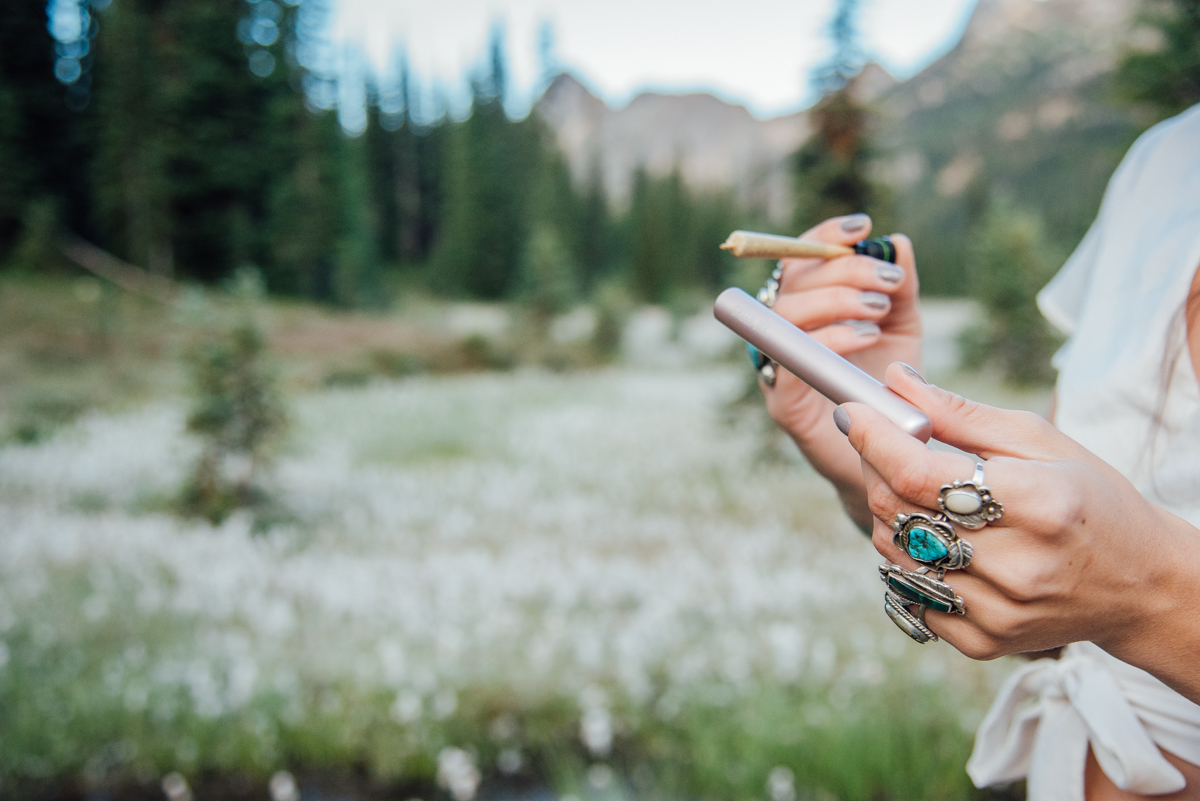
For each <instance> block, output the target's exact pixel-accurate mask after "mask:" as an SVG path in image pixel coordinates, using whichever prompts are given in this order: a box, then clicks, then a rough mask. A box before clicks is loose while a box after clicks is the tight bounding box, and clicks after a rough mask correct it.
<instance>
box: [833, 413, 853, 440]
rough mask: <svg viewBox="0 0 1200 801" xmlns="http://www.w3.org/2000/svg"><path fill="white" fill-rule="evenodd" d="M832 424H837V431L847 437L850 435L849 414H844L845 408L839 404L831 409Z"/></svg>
mask: <svg viewBox="0 0 1200 801" xmlns="http://www.w3.org/2000/svg"><path fill="white" fill-rule="evenodd" d="M833 424H834V425H835V426H837V430H838V431H841V432H842V433H843V434H845V435H846V436H847V437H848V436H850V415H848V414H846V410H845V409H843V408H842V407H841V406H839V407H837V408H836V409H834V410H833Z"/></svg>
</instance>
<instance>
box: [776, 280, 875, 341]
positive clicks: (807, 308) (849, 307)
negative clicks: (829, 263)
mask: <svg viewBox="0 0 1200 801" xmlns="http://www.w3.org/2000/svg"><path fill="white" fill-rule="evenodd" d="M773 308H774V310H775V313H776V314H778V315H780V316H781V317H783V318H784V319H785V320H787V321H788V322H789V323H791V324H792V325H794V326H796V327H797V328H800V329H801V330H803V331H811V330H813V329H816V328H822V327H823V326H827V325H830V324H832V323H836V322H840V321H842V320H870V321H872V322H875V321H878V320H881V319H883V318H884V317H885V316H886V315H887V313H888V311H889V310H890V309H891V308H892V301H891V298H889V297H888V296H887V295H886V294H884V293H883V292H875V291H873V290H862V289H854V288H852V287H848V286H828V287H822V288H820V289H811V290H808V291H807V292H789V293H788V294H786V295H780V296H779V297H778V298H777V299H776V300H775V305H774V307H773Z"/></svg>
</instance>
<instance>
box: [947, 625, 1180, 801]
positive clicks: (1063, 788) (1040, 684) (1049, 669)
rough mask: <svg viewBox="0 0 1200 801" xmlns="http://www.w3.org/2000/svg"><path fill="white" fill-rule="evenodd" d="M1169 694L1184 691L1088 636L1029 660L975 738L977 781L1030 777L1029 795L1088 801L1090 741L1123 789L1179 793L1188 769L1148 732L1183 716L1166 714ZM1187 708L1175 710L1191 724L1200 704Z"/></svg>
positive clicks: (972, 772) (1045, 800)
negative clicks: (1058, 655) (1055, 653)
mask: <svg viewBox="0 0 1200 801" xmlns="http://www.w3.org/2000/svg"><path fill="white" fill-rule="evenodd" d="M1164 694H1166V700H1167V701H1168V703H1169V704H1170V705H1172V706H1174V707H1176V708H1178V701H1179V696H1178V695H1175V693H1174V692H1173V691H1172V690H1170V689H1169V688H1167V686H1166V685H1164V684H1162V683H1161V682H1159V681H1158V680H1157V679H1155V678H1153V677H1152V676H1150V675H1149V674H1148V673H1145V672H1144V671H1142V670H1139V669H1137V668H1134V667H1131V666H1129V665H1126V664H1125V663H1124V662H1120V661H1119V660H1117V659H1115V658H1113V657H1112V656H1109V655H1108V654H1107V653H1105V652H1104V651H1101V650H1100V648H1098V647H1097V646H1095V645H1093V644H1091V643H1076V644H1075V645H1072V646H1069V647H1068V649H1067V650H1066V651H1065V652H1064V655H1063V658H1062V659H1060V660H1053V659H1039V660H1037V661H1034V662H1030V663H1029V664H1028V665H1025V666H1023V667H1022V668H1021V669H1020V670H1018V671H1017V672H1016V673H1014V674H1013V675H1012V676H1010V677H1009V678H1008V680H1007V681H1006V682H1005V683H1004V686H1003V687H1002V688H1001V689H1000V693H999V695H998V697H997V698H996V701H995V703H994V704H993V705H992V708H991V710H989V711H988V714H987V716H986V717H985V718H984V720H983V723H982V724H981V725H980V727H979V732H978V733H977V734H976V736H975V749H974V751H973V752H972V754H971V759H970V760H969V761H968V762H967V774H968V775H969V776H970V777H971V780H972V781H973V782H974V783H975V786H977V787H987V786H989V785H992V784H1002V783H1006V782H1012V781H1016V780H1018V779H1021V778H1027V780H1028V782H1027V793H1028V798H1029V801H1083V799H1084V787H1083V777H1084V771H1085V769H1086V765H1087V754H1088V747H1089V745H1090V746H1091V750H1092V752H1093V753H1094V754H1095V756H1096V761H1097V762H1098V763H1099V765H1100V768H1101V769H1102V770H1103V771H1104V773H1105V774H1106V775H1107V776H1108V778H1109V779H1110V780H1112V783H1113V784H1115V785H1116V786H1117V787H1119V788H1121V789H1123V790H1129V791H1130V792H1134V793H1138V794H1141V795H1159V794H1162V793H1172V792H1177V791H1179V790H1182V789H1183V788H1184V786H1185V785H1186V781H1185V780H1184V777H1183V774H1182V773H1180V772H1179V771H1178V770H1177V769H1176V768H1175V766H1174V765H1172V764H1171V763H1170V762H1168V761H1167V760H1166V759H1165V758H1164V757H1163V755H1162V752H1161V751H1159V746H1158V745H1156V743H1155V739H1154V738H1152V737H1151V734H1150V733H1148V732H1147V728H1148V727H1149V728H1151V729H1154V730H1156V731H1157V730H1162V729H1165V730H1167V731H1170V730H1171V729H1172V728H1173V727H1177V726H1178V725H1179V724H1180V723H1181V722H1182V721H1181V720H1180V717H1181V716H1180V715H1179V714H1178V712H1176V711H1175V710H1172V711H1171V712H1170V713H1168V714H1166V715H1162V714H1160V713H1161V711H1162V710H1161V706H1162V704H1161V703H1160V702H1161V701H1163V700H1164V699H1163V698H1162V696H1164ZM1172 697H1173V699H1174V700H1173V701H1172V700H1171V698H1172ZM1191 707H1192V708H1191V709H1190V710H1186V709H1185V710H1179V711H1180V712H1183V713H1185V714H1186V715H1187V716H1188V717H1190V718H1191V719H1192V724H1191V725H1193V726H1194V725H1197V724H1200V707H1196V706H1195V705H1194V704H1191ZM1166 739H1170V738H1166ZM1171 750H1174V749H1171ZM1180 756H1182V757H1184V758H1185V759H1188V760H1189V761H1192V760H1193V759H1195V758H1200V754H1189V753H1183V754H1180Z"/></svg>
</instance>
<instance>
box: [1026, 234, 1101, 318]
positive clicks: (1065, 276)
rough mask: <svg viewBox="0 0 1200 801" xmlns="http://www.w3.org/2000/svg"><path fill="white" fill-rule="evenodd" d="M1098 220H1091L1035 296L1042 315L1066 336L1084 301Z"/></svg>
mask: <svg viewBox="0 0 1200 801" xmlns="http://www.w3.org/2000/svg"><path fill="white" fill-rule="evenodd" d="M1100 224H1101V220H1100V219H1097V220H1096V221H1095V222H1094V223H1092V227H1091V228H1089V229H1088V232H1087V234H1086V235H1085V236H1084V237H1083V241H1082V242H1080V243H1079V247H1077V248H1075V252H1074V253H1072V254H1071V258H1069V259H1067V263H1066V264H1064V265H1063V267H1062V269H1061V270H1059V271H1058V275H1056V276H1054V278H1052V279H1051V280H1050V283H1048V284H1046V286H1045V287H1043V288H1042V291H1041V292H1039V293H1038V296H1037V305H1038V309H1040V310H1041V312H1042V315H1043V316H1044V317H1045V318H1046V319H1047V320H1049V321H1050V324H1051V325H1053V326H1054V327H1055V328H1057V329H1058V330H1059V331H1061V332H1062V333H1063V334H1065V335H1066V336H1070V335H1071V334H1073V333H1075V325H1076V323H1078V322H1079V315H1080V312H1082V310H1083V301H1084V298H1085V297H1086V296H1087V290H1088V285H1089V283H1091V277H1092V271H1093V267H1094V266H1095V264H1096V258H1097V257H1098V256H1099V251H1100V238H1101V237H1100V231H1099V230H1098V229H1099V228H1100Z"/></svg>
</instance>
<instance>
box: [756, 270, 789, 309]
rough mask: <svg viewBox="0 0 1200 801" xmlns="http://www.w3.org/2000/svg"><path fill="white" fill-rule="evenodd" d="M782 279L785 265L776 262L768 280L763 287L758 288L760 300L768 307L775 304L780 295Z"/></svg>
mask: <svg viewBox="0 0 1200 801" xmlns="http://www.w3.org/2000/svg"><path fill="white" fill-rule="evenodd" d="M781 280H783V266H782V265H779V264H776V265H775V269H774V270H772V271H771V276H770V277H769V278H768V279H767V282H766V283H765V284H763V285H762V289H760V290H758V296H757V297H758V302H759V303H761V304H762V305H764V306H766V307H767V308H768V309H769V308H771V307H772V306H774V305H775V299H776V298H778V297H779V282H780V281H781Z"/></svg>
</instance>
